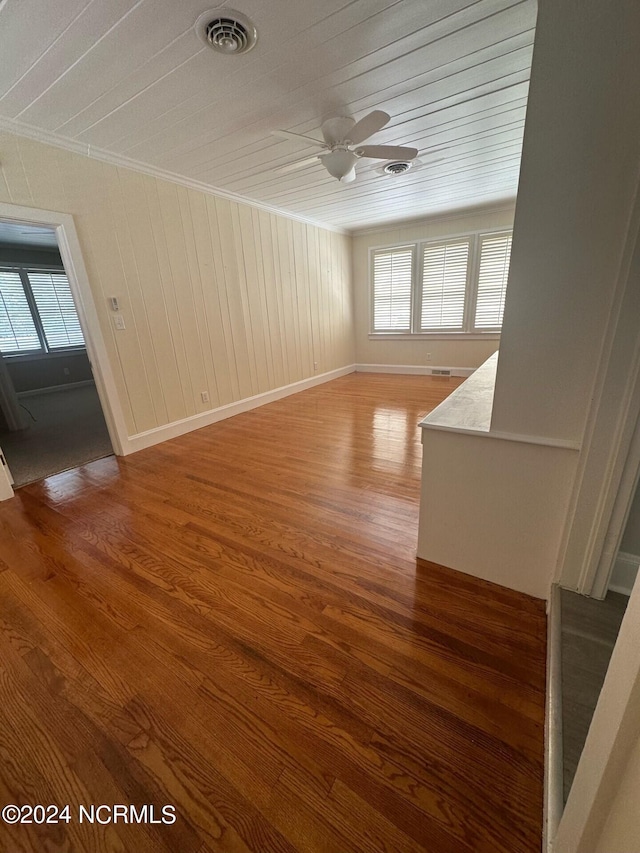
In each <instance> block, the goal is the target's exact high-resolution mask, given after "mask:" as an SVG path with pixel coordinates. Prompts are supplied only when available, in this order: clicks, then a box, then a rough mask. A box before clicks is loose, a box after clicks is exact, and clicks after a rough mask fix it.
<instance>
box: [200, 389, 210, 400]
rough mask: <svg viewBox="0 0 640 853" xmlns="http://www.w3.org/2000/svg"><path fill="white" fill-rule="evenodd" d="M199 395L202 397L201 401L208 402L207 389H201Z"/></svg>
mask: <svg viewBox="0 0 640 853" xmlns="http://www.w3.org/2000/svg"><path fill="white" fill-rule="evenodd" d="M200 397H201V398H202V402H203V403H208V402H209V392H208V391H201V392H200Z"/></svg>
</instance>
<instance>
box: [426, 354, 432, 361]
mask: <svg viewBox="0 0 640 853" xmlns="http://www.w3.org/2000/svg"><path fill="white" fill-rule="evenodd" d="M427 361H431V353H430V352H428V353H427Z"/></svg>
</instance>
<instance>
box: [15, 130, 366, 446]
mask: <svg viewBox="0 0 640 853" xmlns="http://www.w3.org/2000/svg"><path fill="white" fill-rule="evenodd" d="M0 202H7V203H12V204H16V205H25V206H28V207H34V208H42V209H46V210H51V211H59V212H62V213H71V214H72V215H73V217H74V221H75V224H76V228H77V231H78V235H79V238H80V243H81V247H82V253H83V256H84V260H85V264H86V267H87V271H88V275H89V281H90V284H91V289H92V294H93V298H94V301H95V305H96V309H97V313H98V317H99V320H100V324H101V328H102V333H103V335H104V338H105V342H106V346H107V351H108V357H109V361H110V364H111V369H112V371H113V374H114V376H115V381H116V386H117V392H118V396H119V400H120V404H121V407H122V410H123V412H124V416H125V420H126V424H127V430H128V432H129V435H135V434H138V433H141V432H145V431H147V430H152V429H155V428H157V427H161V426H163V425H165V424H170V423H172V422H176V421H181V420H183V419H185V418H189V417H192V416H194V415H196V414H198V413H202V412H205V411H207V410H209V409H215V408H216V407H218V406H222V405H225V404H229V403H231V402H234V401H238V400H242V399H244V398H247V397H250V396H253V395H256V394H259V393H262V392H266V391H270V390H272V389H275V388H278V387H281V386H284V385H288V384H289V383H293V382H296V381H299V380H302V379H305V378H308V377H313V376H314V375H316V374H320V373H324V372H327V371H330V370H333V369H337V368H340V367H343V366H345V365H349V364H352V363H353V362H354V343H353V340H354V339H353V319H352V294H351V266H350V259H351V238H350V237H348V236H345V235H342V234H338V233H335V232H332V231H328V230H324V229H321V228H316V227H313V226H311V225H306V224H302V223H299V222H296V221H293V220H291V219H288V218H285V217H282V216H278V215H275V214H272V213H267V212H265V211H261V210H258V209H256V208H253V207H250V206H248V205H244V204H238V203H235V202H232V201H228V200H226V199H223V198H220V197H216V196H214V195H208V194H205V193H202V192H199V191H196V190H193V189H188V188H186V187H183V186H178V185H176V184H173V183H170V182H167V181H163V180H158V179H156V178H152V177H149V176H146V175H143V174H139V173H136V172H133V171H131V170H128V169H123V168H119V167H116V166H113V165H111V164H108V163H103V162H99V161H95V160H91V159H89V158H87V157H84V156H82V155H80V154H76V153H72V152H69V151H66V150H62V149H58V148H55V147H52V146H49V145H44V144H42V143H39V142H34V141H32V140H28V139H23V138H19V137H16V136H13V135H11V134H7V133H1V134H0ZM112 295H113V296H117V297H118V298H119V300H120V302H121V312H122V314H123V315H124V318H125V321H126V330H125V331H118V332H116V331H115V330H114V328H113V325H112V317H111V312H110V310H109V308H108V306H107V297H109V296H112ZM314 362H316V363H317V368H315V369H314ZM201 391H208V392H209V395H210V402H209V403H203V402H202V400H201V397H200V393H201Z"/></svg>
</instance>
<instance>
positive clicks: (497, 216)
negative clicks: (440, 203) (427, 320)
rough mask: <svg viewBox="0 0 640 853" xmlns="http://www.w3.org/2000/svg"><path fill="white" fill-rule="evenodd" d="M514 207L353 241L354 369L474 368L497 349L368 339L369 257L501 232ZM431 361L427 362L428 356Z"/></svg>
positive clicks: (491, 344)
mask: <svg viewBox="0 0 640 853" xmlns="http://www.w3.org/2000/svg"><path fill="white" fill-rule="evenodd" d="M513 215H514V205H513V204H507V205H504V206H501V207H500V208H495V207H494V208H484V209H482V208H476V209H474V210H467V211H460V213H459V214H456V215H449V216H440V217H433V218H430V219H424V220H422V221H420V222H411V223H407V224H405V225H400V226H397V227H394V228H381V229H379V230H375V231H366V232H362V233H360V234H358V233H356V234H354V236H353V286H354V303H355V336H356V362H357V363H358V364H384V365H394V364H403V365H415V366H421V365H422V366H427V365H432V366H434V367H472V368H476V367H479V366H480V365H481V364H483V362H485V361H486V360H487V359H488V358H489V356H490V355H492V354H493V353H494V352H495V351H496V350H497V349H498V346H499V344H500V339H499V337H498V336H488V337H487V338H486V339H485V340H470V339H465V338H452V337H449V338H446V337H437V338H421V339H415V340H384V339H383V338H379V337H372V336H371V335H370V327H371V312H370V307H369V296H370V288H371V282H370V280H369V251H370V249H372V248H375V247H380V246H393V245H399V244H400V245H401V244H403V243H410V242H414V241H418V240H438V239H441V238H443V237H450V236H455V235H457V234H468V233H471V232H474V231H481V230H487V231H500V230H502V229H509V228H511V227H512V226H513ZM428 352H429V353H431V358H430V359H429V360H428V361H427V353H428Z"/></svg>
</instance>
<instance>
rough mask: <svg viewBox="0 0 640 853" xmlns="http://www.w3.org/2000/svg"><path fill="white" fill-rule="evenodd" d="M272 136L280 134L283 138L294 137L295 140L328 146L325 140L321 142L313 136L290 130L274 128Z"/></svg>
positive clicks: (323, 146) (320, 146) (321, 146)
mask: <svg viewBox="0 0 640 853" xmlns="http://www.w3.org/2000/svg"><path fill="white" fill-rule="evenodd" d="M271 135H272V136H279V137H280V138H281V139H293V140H294V141H295V142H300V141H302V142H306V143H307V144H308V143H309V142H311V143H312V144H313V145H317V146H318V148H326V147H327V146H326V145H325V144H324V142H321V141H320V140H319V139H314V138H313V137H312V136H303V135H302V134H301V133H291V131H290V130H272V131H271Z"/></svg>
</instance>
